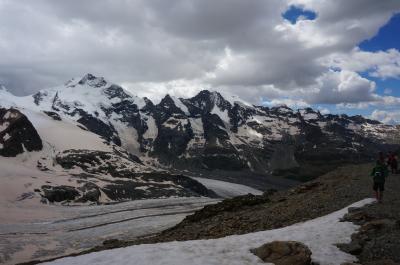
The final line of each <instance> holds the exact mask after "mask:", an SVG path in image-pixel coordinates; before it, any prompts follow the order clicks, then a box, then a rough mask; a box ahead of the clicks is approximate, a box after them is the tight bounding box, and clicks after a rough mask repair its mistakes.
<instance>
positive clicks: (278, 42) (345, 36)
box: [0, 0, 400, 124]
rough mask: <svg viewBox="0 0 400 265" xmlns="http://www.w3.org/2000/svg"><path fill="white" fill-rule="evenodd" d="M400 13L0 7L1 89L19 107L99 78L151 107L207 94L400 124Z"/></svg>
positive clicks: (198, 6)
mask: <svg viewBox="0 0 400 265" xmlns="http://www.w3.org/2000/svg"><path fill="white" fill-rule="evenodd" d="M399 13H400V1H399V0H380V1H376V0H352V1H348V0H269V1H264V0H250V1H243V0H217V1H216V0H171V1H164V0H85V1H81V0H79V1H78V0H69V1H53V0H35V1H32V0H0V51H1V53H0V83H1V84H3V85H4V86H5V87H7V89H8V90H9V91H10V92H12V93H13V94H15V95H19V96H22V95H29V94H32V93H35V92H36V91H38V90H40V89H44V88H48V87H53V86H57V85H60V84H63V83H65V82H66V81H67V80H69V79H71V78H72V77H81V76H84V75H85V74H86V73H92V74H94V75H97V76H104V77H105V78H106V79H108V80H110V81H112V82H114V83H117V84H120V85H122V86H123V87H125V88H126V89H128V90H129V91H131V92H132V93H134V94H136V95H138V96H146V97H149V98H150V99H152V100H154V101H156V102H157V101H158V100H160V98H162V97H163V96H164V95H165V94H167V93H168V94H170V95H174V96H177V97H189V96H194V95H195V94H196V93H198V92H199V91H200V90H203V89H210V90H216V91H221V92H225V93H231V94H235V95H238V96H239V97H241V98H243V99H244V100H246V101H249V102H251V103H253V104H257V105H266V106H273V105H281V104H285V105H287V106H289V107H292V108H294V109H296V108H304V107H313V108H316V109H319V110H320V111H321V113H347V114H350V115H355V114H362V115H364V116H367V117H370V118H373V119H378V120H380V121H382V122H385V123H390V124H396V123H397V124H398V123H400V47H399V46H400V14H399ZM0 100H1V99H0ZM0 104H1V101H0Z"/></svg>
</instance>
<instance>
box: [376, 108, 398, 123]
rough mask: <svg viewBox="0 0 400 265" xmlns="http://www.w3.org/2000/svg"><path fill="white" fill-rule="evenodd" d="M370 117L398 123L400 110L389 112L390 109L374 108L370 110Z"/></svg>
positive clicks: (384, 121)
mask: <svg viewBox="0 0 400 265" xmlns="http://www.w3.org/2000/svg"><path fill="white" fill-rule="evenodd" d="M371 118H372V119H374V120H378V121H381V122H383V123H387V124H399V123H400V111H396V112H390V111H385V110H377V109H376V110H374V111H373V112H372V114H371Z"/></svg>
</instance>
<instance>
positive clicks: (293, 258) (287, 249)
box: [251, 241, 312, 265]
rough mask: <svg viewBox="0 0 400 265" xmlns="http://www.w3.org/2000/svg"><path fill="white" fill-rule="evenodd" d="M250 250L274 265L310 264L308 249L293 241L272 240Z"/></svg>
mask: <svg viewBox="0 0 400 265" xmlns="http://www.w3.org/2000/svg"><path fill="white" fill-rule="evenodd" d="M251 252H252V253H253V254H254V255H256V256H258V257H259V258H260V259H261V260H263V261H264V262H269V263H274V264H276V265H311V254H312V253H311V251H310V249H309V248H308V247H307V246H306V245H304V244H302V243H300V242H295V241H274V242H271V243H268V244H265V245H263V246H261V247H259V248H256V249H252V250H251Z"/></svg>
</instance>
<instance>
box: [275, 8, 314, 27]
mask: <svg viewBox="0 0 400 265" xmlns="http://www.w3.org/2000/svg"><path fill="white" fill-rule="evenodd" d="M282 17H283V18H285V19H287V20H289V21H290V23H292V24H296V22H297V20H299V19H303V20H304V19H306V20H314V19H316V18H317V13H315V12H313V11H311V10H305V9H303V8H302V7H299V6H290V8H289V9H288V10H286V12H285V13H283V14H282Z"/></svg>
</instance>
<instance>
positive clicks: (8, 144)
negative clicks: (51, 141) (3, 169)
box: [0, 108, 43, 156]
mask: <svg viewBox="0 0 400 265" xmlns="http://www.w3.org/2000/svg"><path fill="white" fill-rule="evenodd" d="M0 128H1V129H0V156H16V155H18V154H21V153H23V152H24V150H26V151H29V152H31V151H39V150H42V148H43V144H42V140H41V139H40V136H39V134H38V133H37V131H36V129H35V128H34V127H33V125H32V123H31V122H30V121H29V120H28V118H27V117H26V116H25V115H24V114H22V113H21V112H20V111H18V110H16V109H3V108H0Z"/></svg>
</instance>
